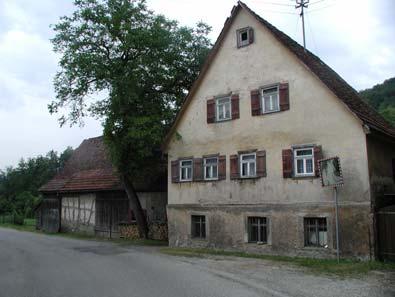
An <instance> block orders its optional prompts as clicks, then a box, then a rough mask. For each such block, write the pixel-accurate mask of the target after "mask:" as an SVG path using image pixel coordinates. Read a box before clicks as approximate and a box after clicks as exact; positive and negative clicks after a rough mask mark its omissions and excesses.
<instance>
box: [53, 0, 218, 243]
mask: <svg viewBox="0 0 395 297" xmlns="http://www.w3.org/2000/svg"><path fill="white" fill-rule="evenodd" d="M74 4H75V7H76V10H75V12H74V13H73V14H72V15H71V16H65V17H62V18H61V19H60V21H59V23H58V24H56V25H55V26H54V30H55V32H56V36H55V38H53V39H52V42H53V45H54V50H55V52H57V53H60V54H61V60H60V71H59V72H58V73H57V74H56V77H55V81H54V85H55V91H56V99H55V100H54V101H53V102H52V103H51V104H50V105H49V111H50V112H51V113H58V112H61V111H62V112H63V114H62V115H61V117H60V124H61V125H64V124H65V123H69V124H71V125H73V124H78V123H81V120H82V119H83V117H84V116H86V115H93V116H96V117H98V118H101V119H102V120H103V123H104V137H105V142H106V144H107V147H108V149H109V152H110V155H111V158H112V161H113V164H114V165H115V167H116V168H117V170H118V173H119V175H120V178H121V180H122V182H123V184H124V187H125V190H126V193H127V195H128V197H129V201H130V206H131V208H132V209H133V211H134V213H135V215H136V220H137V223H138V226H139V232H140V235H141V236H142V237H147V233H148V228H147V222H146V220H145V218H144V216H143V212H142V209H141V205H140V201H139V199H138V196H137V194H136V191H135V187H134V185H135V182H136V179H140V180H146V179H148V178H149V177H150V176H152V173H153V172H155V171H157V170H159V169H158V167H159V166H160V165H159V164H160V153H159V151H158V149H159V147H160V143H161V141H162V138H163V136H164V134H165V132H166V130H167V129H168V128H169V126H170V124H171V122H172V120H173V119H174V116H175V114H176V113H177V111H178V109H179V106H180V105H181V102H182V100H183V98H184V97H185V95H186V92H187V90H188V89H189V87H190V86H191V84H192V82H193V81H194V80H195V78H196V76H197V74H198V72H199V69H200V66H201V64H202V62H203V61H204V59H205V57H206V55H207V53H208V50H209V48H210V46H211V45H210V41H209V39H208V38H207V34H208V33H209V31H210V28H209V27H208V26H207V25H205V24H203V23H199V24H197V26H196V28H188V27H183V26H179V25H178V23H177V22H175V21H172V20H169V19H167V18H166V17H164V16H162V15H156V14H154V13H153V12H152V11H150V10H149V9H148V8H147V6H146V3H145V1H144V0H103V1H100V0H75V1H74ZM92 98H93V99H92ZM98 98H101V99H98Z"/></svg>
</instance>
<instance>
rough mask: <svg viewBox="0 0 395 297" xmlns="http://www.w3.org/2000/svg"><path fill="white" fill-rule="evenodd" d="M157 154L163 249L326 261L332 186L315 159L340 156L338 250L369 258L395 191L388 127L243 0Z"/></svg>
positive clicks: (332, 242)
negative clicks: (380, 210)
mask: <svg viewBox="0 0 395 297" xmlns="http://www.w3.org/2000/svg"><path fill="white" fill-rule="evenodd" d="M163 150H164V152H165V153H166V154H167V156H168V206H167V216H168V226H169V244H170V246H181V247H184V246H188V247H214V248H221V249H235V250H244V251H249V252H257V253H266V254H283V255H300V256H314V257H327V258H330V257H333V256H334V255H335V254H336V236H335V211H334V200H333V189H332V188H328V187H322V185H321V180H320V173H319V167H318V160H320V159H323V158H328V157H334V156H338V157H339V158H340V161H341V166H342V171H343V176H344V186H342V187H340V188H339V191H338V193H339V204H340V214H339V216H340V240H339V243H340V252H341V255H342V256H344V257H358V258H368V257H370V256H373V255H375V254H377V249H378V238H377V226H376V225H377V224H376V214H375V213H376V205H377V201H379V200H380V201H382V199H384V198H382V197H384V194H385V193H387V194H388V193H394V192H393V190H394V159H395V129H394V127H393V126H391V125H390V124H389V123H388V122H387V121H385V120H384V119H383V118H382V117H381V116H380V115H379V114H378V113H377V112H375V111H374V110H373V109H372V108H370V107H369V106H368V105H367V104H366V103H365V102H364V101H363V100H362V99H361V98H360V97H359V95H358V93H357V92H356V91H355V90H354V89H353V88H352V87H351V86H350V85H348V84H347V83H346V82H345V81H344V80H343V79H342V78H341V77H340V76H339V75H338V74H336V73H335V72H334V71H333V70H332V69H331V68H330V67H329V66H327V65H326V64H325V63H324V62H323V61H321V60H320V59H319V58H318V57H317V56H315V55H314V54H312V53H311V52H310V51H308V50H304V49H303V47H301V46H300V45H299V44H298V43H297V42H295V41H294V40H292V39H291V38H290V37H288V36H287V35H286V34H284V33H283V32H281V31H280V30H278V29H277V28H276V27H274V26H273V25H271V24H270V23H268V22H267V21H265V20H264V19H262V18H261V17H260V16H258V15H257V14H256V13H255V12H253V11H252V10H251V9H250V8H249V7H247V6H246V5H245V4H244V3H242V2H238V4H237V6H235V7H234V8H233V10H232V12H231V16H230V17H229V18H228V19H227V20H226V22H225V25H224V28H223V29H222V32H221V33H220V35H219V37H218V39H217V41H216V43H215V45H214V47H213V49H212V50H211V52H210V54H209V56H208V58H207V60H206V62H205V64H204V65H203V68H202V70H201V72H200V75H199V77H198V78H197V80H196V81H195V83H194V84H193V86H192V88H191V89H190V92H189V94H188V96H187V97H186V99H185V101H184V103H183V106H182V107H181V110H180V112H179V114H178V115H177V117H176V119H175V122H174V124H173V126H172V128H171V129H170V131H169V133H168V135H167V136H166V138H165V140H164V142H163ZM385 197H386V198H385V199H386V200H385V201H386V204H387V206H388V204H391V203H393V204H395V202H394V200H393V196H390V195H387V196H385ZM391 197H392V198H391ZM392 230H395V227H394V226H392ZM387 236H390V235H388V234H387ZM389 238H390V237H387V238H384V239H381V240H384V241H385V240H387V242H388V241H389V240H390V239H389Z"/></svg>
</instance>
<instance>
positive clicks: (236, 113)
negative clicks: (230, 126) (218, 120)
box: [231, 95, 240, 120]
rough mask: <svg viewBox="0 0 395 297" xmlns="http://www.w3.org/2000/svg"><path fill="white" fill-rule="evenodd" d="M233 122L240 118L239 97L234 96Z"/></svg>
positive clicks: (232, 99)
mask: <svg viewBox="0 0 395 297" xmlns="http://www.w3.org/2000/svg"><path fill="white" fill-rule="evenodd" d="M231 102H232V120H234V119H238V118H240V111H239V95H232V97H231Z"/></svg>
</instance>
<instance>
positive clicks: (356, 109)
mask: <svg viewBox="0 0 395 297" xmlns="http://www.w3.org/2000/svg"><path fill="white" fill-rule="evenodd" d="M241 10H244V11H246V12H248V13H249V14H250V15H252V16H253V17H254V18H255V19H256V20H257V21H258V22H259V23H260V24H262V26H264V27H265V28H266V29H268V30H269V31H270V32H271V33H272V34H273V36H274V37H275V38H276V39H277V40H278V41H279V42H280V43H281V44H282V45H283V46H284V47H286V48H288V49H289V50H290V51H291V52H292V53H293V54H294V55H295V56H296V57H297V58H298V59H299V60H300V62H302V63H303V64H304V65H305V66H307V68H308V69H310V71H311V72H312V73H313V74H314V75H315V76H316V77H317V78H318V79H320V80H321V81H322V82H323V83H324V84H325V85H326V87H327V88H328V89H329V90H330V91H332V93H333V94H334V95H336V97H338V98H339V99H340V100H341V101H342V102H343V103H344V104H345V105H346V107H347V108H348V109H349V110H350V111H351V112H352V113H353V114H355V115H356V116H357V117H358V118H359V119H360V120H361V121H362V123H364V124H366V125H368V126H369V127H370V128H372V129H375V130H377V131H379V132H382V133H384V134H385V135H387V136H389V137H392V138H395V127H394V126H392V125H391V124H390V123H389V122H388V121H386V120H385V119H384V118H383V117H382V116H381V115H380V114H379V113H378V112H377V111H376V110H374V109H373V107H371V106H370V105H368V103H366V102H365V101H364V100H363V99H362V98H361V97H360V96H359V94H358V92H357V91H356V90H355V89H354V88H353V87H351V86H350V85H349V84H348V83H347V82H346V81H345V80H344V79H342V78H341V77H340V76H339V75H338V74H337V73H336V72H335V71H334V70H333V69H332V68H330V67H329V66H328V65H326V64H325V63H324V62H323V61H322V60H321V59H320V58H318V57H317V56H316V55H314V54H313V53H312V52H310V51H309V50H307V49H306V50H305V49H304V48H303V47H302V46H301V45H300V44H299V43H297V42H296V41H295V40H293V39H292V38H291V37H289V36H288V35H287V34H285V33H284V32H282V31H280V30H279V29H277V28H276V27H274V26H273V25H272V24H270V23H269V22H267V21H266V20H264V19H263V18H262V17H260V16H259V15H257V14H256V13H255V12H254V11H253V10H251V9H250V8H249V7H248V6H247V5H246V4H244V3H243V2H241V1H239V2H238V4H237V6H234V7H233V9H232V12H231V16H230V17H229V18H227V19H226V21H225V25H224V27H223V29H222V31H221V33H220V35H219V37H218V39H217V41H216V42H215V44H214V46H213V48H212V49H211V51H210V53H209V55H208V57H207V59H206V61H205V63H204V64H203V67H202V69H201V71H200V73H199V76H198V78H197V79H196V81H195V82H194V84H193V85H192V87H191V89H190V91H189V93H188V95H187V97H186V98H185V100H184V103H183V105H182V106H181V109H180V111H179V112H178V114H177V117H176V119H175V121H174V123H173V125H172V127H171V129H170V130H169V132H168V134H167V135H166V137H165V139H164V142H163V144H162V148H164V147H166V145H167V143H168V142H169V141H170V138H171V136H172V135H173V133H174V132H175V129H176V127H177V124H178V123H179V121H180V119H181V117H182V115H183V114H184V112H185V110H186V108H187V106H188V105H189V103H190V101H191V100H192V98H193V95H194V94H195V93H196V91H197V89H198V88H199V85H200V84H201V82H202V80H203V77H204V75H205V74H206V72H207V71H208V69H209V68H210V65H211V64H212V61H213V59H214V58H215V56H216V54H217V52H218V50H219V49H220V47H221V45H222V42H223V40H224V38H225V36H226V35H227V33H228V31H229V29H230V27H231V25H232V23H233V20H234V19H235V18H236V16H237V14H238V13H239V12H240V11H241Z"/></svg>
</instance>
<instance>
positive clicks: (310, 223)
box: [304, 218, 328, 247]
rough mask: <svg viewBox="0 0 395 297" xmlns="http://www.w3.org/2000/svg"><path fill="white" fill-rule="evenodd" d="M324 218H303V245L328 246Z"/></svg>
mask: <svg viewBox="0 0 395 297" xmlns="http://www.w3.org/2000/svg"><path fill="white" fill-rule="evenodd" d="M327 237H328V236H327V226H326V218H305V219H304V244H305V246H316V247H328V238H327Z"/></svg>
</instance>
